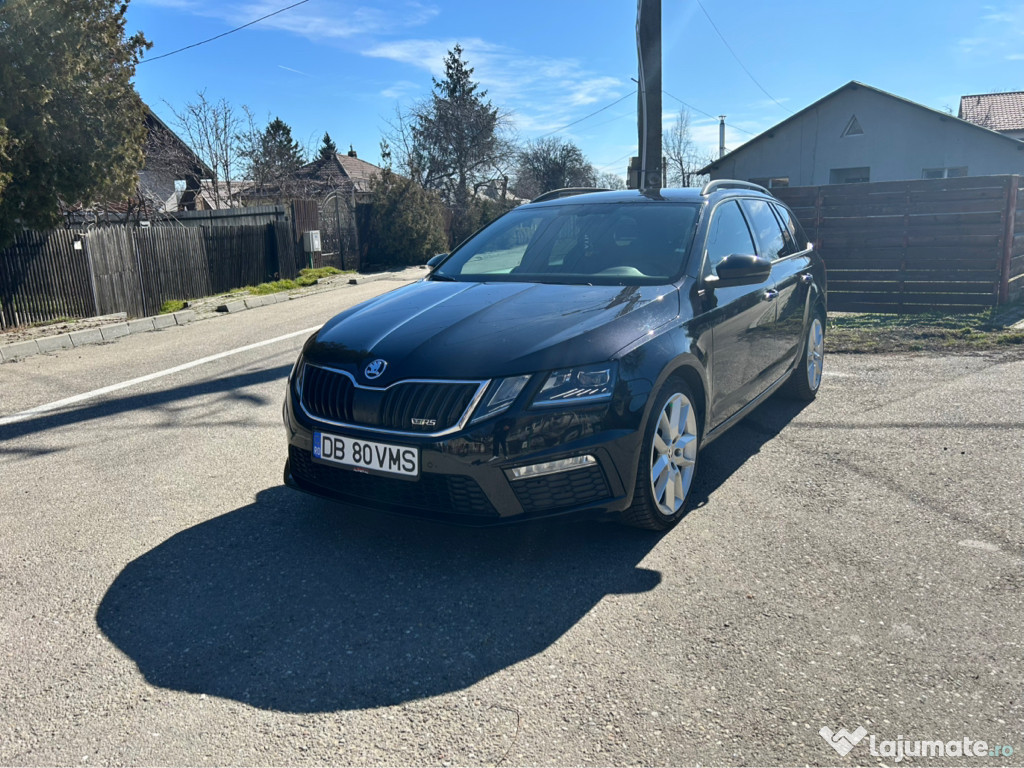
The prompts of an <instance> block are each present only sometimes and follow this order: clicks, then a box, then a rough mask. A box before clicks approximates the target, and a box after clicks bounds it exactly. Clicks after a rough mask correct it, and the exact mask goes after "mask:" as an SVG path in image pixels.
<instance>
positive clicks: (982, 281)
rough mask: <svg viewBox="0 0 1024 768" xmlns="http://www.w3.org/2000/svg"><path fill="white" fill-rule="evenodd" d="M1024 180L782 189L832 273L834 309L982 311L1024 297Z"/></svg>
mask: <svg viewBox="0 0 1024 768" xmlns="http://www.w3.org/2000/svg"><path fill="white" fill-rule="evenodd" d="M1019 178H1020V177H1018V176H977V177H967V178H958V179H928V180H916V181H891V182H877V183H869V184H841V185H829V186H821V187H789V188H780V189H773V190H772V193H773V194H775V195H776V196H777V197H778V198H779V199H781V200H783V201H785V202H786V203H787V204H788V205H789V206H790V207H792V208H793V212H794V213H795V214H796V216H797V218H798V219H800V223H801V224H803V227H804V229H805V230H806V231H807V235H808V237H810V238H811V240H813V241H814V243H815V247H816V248H818V250H819V251H820V253H821V255H822V257H823V258H824V260H825V265H826V267H827V268H828V296H829V298H828V303H829V309H832V310H839V311H863V312H902V313H913V312H921V311H927V310H931V309H943V310H950V311H977V310H979V309H982V308H984V307H989V306H994V305H996V304H998V303H1004V302H1006V301H1013V300H1015V299H1017V298H1020V297H1021V295H1022V294H1024V195H1019V194H1018V187H1019Z"/></svg>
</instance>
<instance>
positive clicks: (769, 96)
mask: <svg viewBox="0 0 1024 768" xmlns="http://www.w3.org/2000/svg"><path fill="white" fill-rule="evenodd" d="M697 6H698V7H699V8H700V9H701V10H702V11H704V15H705V16H706V17H707V19H708V21H709V22H710V23H711V26H712V28H713V29H714V30H715V33H716V34H717V35H718V37H719V39H720V40H721V41H722V43H723V44H724V45H725V47H726V48H728V49H729V53H731V54H732V57H733V58H734V59H736V63H737V64H739V65H740V67H742V68H743V71H744V72H746V73H747V77H749V78H750V79H751V80H752V81H753V82H754V85H756V86H757V87H758V88H760V89H761V92H762V93H763V94H764V95H765V96H767V97H768V98H769V99H771V100H772V101H774V102H775V103H776V104H778V106H779V108H780V109H784V110H786V111H787V112H789V114H791V115H792V114H793V110H791V109H790V108H789V107H785V106H783V105H782V103H781V102H780V101H779V100H778V99H776V98H775V97H774V96H772V95H771V94H770V93H768V91H766V90H765V87H764V86H763V85H761V84H760V83H759V82H757V78H756V77H754V75H753V74H752V73H751V71H750V70H749V69H747V67H746V65H745V64H744V63H743V62H742V61H740V57H739V56H737V55H736V51H734V50H733V49H732V46H731V45H729V43H728V41H727V40H726V39H725V37H724V36H723V35H722V33H721V32H720V31H719V29H718V25H717V24H715V22H714V19H712V18H711V15H710V14H709V13H708V12H707V9H706V8H705V7H704V6H703V5H702V4H701V2H700V0H697Z"/></svg>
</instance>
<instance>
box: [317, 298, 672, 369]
mask: <svg viewBox="0 0 1024 768" xmlns="http://www.w3.org/2000/svg"><path fill="white" fill-rule="evenodd" d="M678 314H679V298H678V289H677V288H676V286H673V285H667V286H665V285H657V286H621V285H615V286H602V285H579V286H576V285H547V284H536V283H505V282H494V283H462V282H441V281H433V280H421V281H419V282H416V283H413V284H411V285H408V286H405V287H403V288H399V289H398V290H395V291H392V292H390V293H387V294H384V295H382V296H379V297H377V298H375V299H371V300H370V301H368V302H365V303H363V304H360V305H358V306H356V307H353V308H352V309H350V310H347V311H345V312H342V313H341V314H340V315H337V316H336V317H334V318H333V319H332V320H331V321H330V322H328V323H327V324H326V325H325V326H324V327H323V328H321V329H320V331H319V332H318V333H317V334H316V336H315V337H314V338H313V339H311V340H310V342H309V343H308V344H307V345H306V349H305V355H306V359H307V360H309V361H310V362H314V363H321V364H326V365H337V366H343V367H345V368H347V369H350V370H352V372H353V373H354V374H355V375H356V376H357V379H358V380H359V381H360V382H362V383H366V384H372V385H373V386H387V385H388V384H389V383H391V382H393V381H397V380H400V379H406V378H445V379H455V378H459V379H461V378H465V379H484V378H493V377H496V376H510V375H516V374H521V373H532V372H536V371H544V370H549V369H553V368H561V367H566V366H570V365H578V364H586V363H595V362H602V361H604V360H609V359H612V358H613V357H614V356H615V354H616V352H618V351H619V350H621V349H623V348H624V347H626V346H628V345H629V344H631V343H632V342H634V341H636V340H637V339H639V338H640V337H642V336H644V335H645V334H647V333H649V332H650V331H652V330H654V329H656V328H659V327H660V326H662V325H664V324H666V323H668V322H670V321H671V320H673V319H674V318H676V317H677V316H678ZM377 359H382V360H385V361H386V362H387V366H386V367H385V369H384V372H383V374H382V375H381V376H380V377H379V378H377V379H375V380H373V381H372V382H370V381H367V380H366V379H365V375H364V369H365V367H366V365H367V364H368V363H369V362H371V361H373V360H377Z"/></svg>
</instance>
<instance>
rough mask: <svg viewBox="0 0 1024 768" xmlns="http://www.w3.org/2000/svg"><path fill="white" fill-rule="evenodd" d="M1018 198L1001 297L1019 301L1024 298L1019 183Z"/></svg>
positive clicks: (1023, 209) (1023, 192) (1023, 193)
mask: <svg viewBox="0 0 1024 768" xmlns="http://www.w3.org/2000/svg"><path fill="white" fill-rule="evenodd" d="M1016 191H1017V199H1016V203H1017V204H1016V207H1015V209H1014V217H1013V227H1012V232H1013V234H1012V237H1011V239H1010V241H1009V248H1008V249H1007V258H1006V263H1005V267H1004V270H1003V274H1004V280H1005V287H1004V290H1003V293H1002V295H1001V296H1000V298H1001V299H1002V300H1003V301H1017V300H1018V299H1021V298H1024V189H1021V188H1020V182H1019V180H1018V183H1017V190H1016Z"/></svg>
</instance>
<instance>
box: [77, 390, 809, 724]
mask: <svg viewBox="0 0 1024 768" xmlns="http://www.w3.org/2000/svg"><path fill="white" fill-rule="evenodd" d="M802 408H803V404H800V403H794V402H792V401H789V400H783V399H781V398H772V399H770V400H769V401H767V402H766V403H765V404H764V405H762V406H761V408H759V409H757V411H755V412H754V413H753V414H751V415H750V416H749V417H747V419H745V420H744V421H742V422H740V423H739V424H737V425H736V426H735V427H734V428H733V429H731V430H730V431H729V435H728V437H726V438H724V439H722V440H720V441H717V442H716V443H713V444H712V445H711V446H709V447H708V449H707V451H705V452H704V453H703V454H702V464H701V469H700V473H699V475H698V478H697V481H696V485H695V487H694V491H693V492H694V506H695V507H700V506H703V505H704V504H706V503H707V500H708V499H709V497H710V496H711V495H712V494H713V493H714V492H715V491H717V490H718V488H719V487H721V486H722V484H723V483H725V481H726V480H727V479H728V478H729V476H730V475H731V474H732V473H733V472H734V471H735V470H736V469H737V468H739V467H740V466H741V465H742V464H743V463H744V462H745V461H746V460H747V459H749V458H750V457H751V456H753V455H755V454H756V453H757V452H758V451H759V450H760V448H761V446H762V445H763V444H764V443H765V442H767V441H768V440H769V439H771V438H772V437H774V436H775V435H776V434H778V433H779V432H780V431H781V430H782V429H783V428H784V427H785V426H786V424H788V423H789V422H790V420H791V419H792V418H793V417H794V416H795V415H796V414H797V413H799V412H800V410H801V409H802ZM659 541H660V536H658V535H657V534H652V533H650V532H646V531H639V530H634V529H630V528H626V527H623V526H619V525H600V524H595V523H570V522H535V523H530V524H524V525H520V526H512V527H501V528H484V529H478V528H461V527H457V526H449V525H443V524H438V523H432V522H428V521H422V520H417V519H413V518H403V517H392V516H386V515H379V514H373V513H369V512H365V511H361V510H358V509H355V508H352V507H347V506H344V505H341V504H335V503H332V502H327V501H323V500H320V499H314V498H312V497H308V496H305V495H303V494H300V493H297V492H295V491H293V490H291V489H288V488H285V487H283V486H280V487H273V488H269V489H266V490H264V491H261V492H260V493H259V494H257V496H256V499H255V500H254V501H253V503H252V504H249V505H247V506H245V507H242V508H240V509H237V510H234V511H232V512H229V513H227V514H224V515H221V516H220V517H217V518H214V519H212V520H209V521H206V522H204V523H200V524H199V525H196V526H194V527H192V528H188V529H186V530H184V531H182V532H180V533H178V534H176V535H175V536H173V537H171V538H170V539H168V540H167V541H165V542H163V543H162V544H160V545H159V546H157V547H155V548H154V549H152V550H150V551H149V552H146V553H145V554H143V555H142V556H141V557H139V558H138V559H136V560H135V561H133V562H131V563H129V564H128V565H127V566H126V567H125V568H124V569H123V570H122V571H121V573H120V574H119V575H118V576H117V578H116V579H115V580H114V582H113V583H112V584H111V586H110V587H109V589H108V590H107V593H106V595H104V597H103V600H102V601H101V603H100V606H99V608H98V610H97V614H96V622H97V625H98V626H99V628H100V629H101V630H102V631H103V633H104V634H105V635H106V636H107V637H108V638H109V639H110V640H111V641H112V642H113V643H114V645H116V646H117V647H118V648H119V649H120V650H121V651H123V652H124V653H125V654H126V655H127V656H128V657H129V658H130V659H132V660H133V661H134V662H135V664H137V665H138V668H139V670H140V671H141V672H142V674H143V675H144V676H145V678H146V679H147V680H148V681H149V682H150V683H152V684H153V685H157V686H161V687H164V688H169V689H173V690H180V691H187V692H190V693H203V694H208V695H211V696H220V697H224V698H229V699H234V700H236V701H240V702H244V703H246V704H249V705H251V706H254V707H258V708H262V709H269V710H281V711H287V712H326V711H337V710H345V709H364V708H371V707H383V706H389V705H394V704H400V703H403V702H407V701H412V700H416V699H421V698H425V697H429V696H436V695H439V694H444V693H448V692H452V691H456V690H461V689H463V688H466V687H468V686H470V685H472V684H473V683H476V682H478V681H479V680H482V679H483V678H485V677H487V676H489V675H491V674H494V673H495V672H498V671H501V670H502V669H505V668H507V667H510V666H512V665H513V664H516V663H517V662H519V661H522V660H524V659H527V658H529V657H531V656H533V655H535V654H537V653H540V652H542V651H543V650H545V649H546V648H548V647H549V646H550V645H551V644H553V643H554V642H556V641H557V640H558V639H559V638H561V637H562V636H563V635H564V634H565V633H566V632H568V631H569V630H571V629H572V627H573V626H575V624H576V623H577V622H579V621H580V620H581V619H582V618H583V617H584V616H585V615H586V614H587V613H588V612H589V611H590V610H591V609H592V608H593V607H594V606H595V605H597V603H599V602H600V601H601V599H602V598H604V597H605V596H606V595H609V594H638V593H643V592H647V591H650V590H652V589H654V588H655V587H656V586H657V585H658V584H659V583H660V581H661V574H660V573H658V572H656V571H652V570H649V569H646V568H643V567H640V566H639V563H640V562H641V561H642V560H643V559H644V557H646V555H647V554H648V553H649V552H650V551H651V550H652V549H653V548H654V547H655V546H656V545H657V543H658V542H659Z"/></svg>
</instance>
